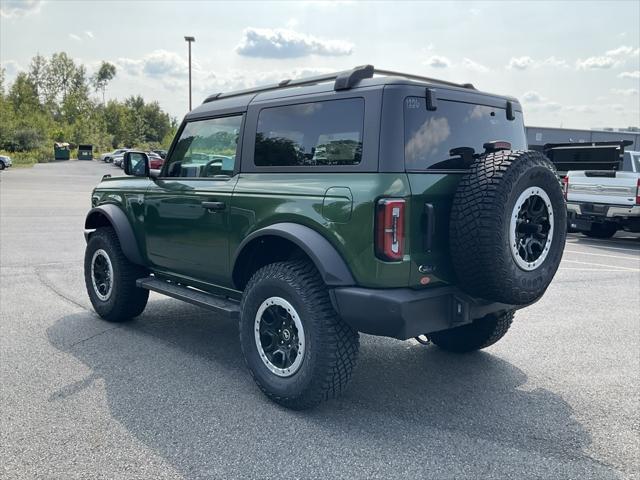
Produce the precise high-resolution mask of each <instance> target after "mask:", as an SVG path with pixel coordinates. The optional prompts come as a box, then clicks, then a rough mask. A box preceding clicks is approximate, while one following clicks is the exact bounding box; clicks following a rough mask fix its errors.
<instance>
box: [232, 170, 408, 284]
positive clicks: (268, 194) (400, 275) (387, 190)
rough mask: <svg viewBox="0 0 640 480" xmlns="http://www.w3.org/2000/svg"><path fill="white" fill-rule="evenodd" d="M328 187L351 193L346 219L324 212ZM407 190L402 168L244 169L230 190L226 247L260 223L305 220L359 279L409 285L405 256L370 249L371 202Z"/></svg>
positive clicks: (235, 245)
mask: <svg viewBox="0 0 640 480" xmlns="http://www.w3.org/2000/svg"><path fill="white" fill-rule="evenodd" d="M332 187H342V188H340V189H336V190H339V191H340V190H342V191H344V188H345V187H346V188H348V189H349V190H350V191H351V195H352V198H353V207H352V211H351V216H350V218H349V219H348V220H347V221H340V222H333V221H330V220H328V219H327V218H326V217H325V216H324V215H323V199H324V197H325V193H326V192H327V190H329V189H330V188H332ZM408 195H409V184H408V181H407V177H406V175H405V174H379V173H339V174H334V173H311V174H304V173H300V174H298V173H243V174H241V175H240V179H239V180H238V183H237V185H236V189H235V191H234V195H233V201H232V208H231V218H230V231H231V234H230V253H231V255H232V256H233V254H234V252H236V250H237V248H238V246H239V245H240V242H242V240H243V239H244V238H245V237H246V236H247V235H249V234H250V233H252V232H254V231H255V230H258V229H260V228H263V227H266V226H268V225H272V224H275V223H280V222H294V223H299V224H302V225H306V226H308V227H310V228H312V229H314V230H316V231H317V232H319V233H320V234H321V235H323V236H324V237H325V238H326V239H327V240H329V242H330V243H331V244H332V245H333V246H334V247H335V248H336V249H337V250H338V252H339V253H340V255H341V256H342V258H344V259H345V261H346V262H347V264H348V266H349V268H350V270H351V273H352V274H353V276H354V278H355V279H356V281H357V282H358V284H359V285H362V286H367V287H372V288H375V287H402V286H407V281H408V278H409V263H410V262H409V259H408V258H405V259H404V260H403V261H402V262H394V263H390V262H383V261H380V260H378V259H377V258H376V257H375V253H374V243H373V238H374V237H373V235H374V205H375V201H376V199H377V198H380V197H383V196H384V197H403V198H406V197H408Z"/></svg>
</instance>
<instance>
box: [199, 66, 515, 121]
mask: <svg viewBox="0 0 640 480" xmlns="http://www.w3.org/2000/svg"><path fill="white" fill-rule="evenodd" d="M398 84H400V85H416V86H425V87H434V88H446V89H453V90H458V91H460V92H464V91H467V92H469V93H471V92H473V93H474V94H481V95H490V96H491V97H496V95H494V94H488V93H484V92H479V91H478V90H476V89H475V87H474V86H473V85H471V84H470V83H464V84H459V83H453V82H449V81H445V80H438V79H435V78H429V77H423V76H419V75H412V74H407V73H401V72H395V71H390V70H378V69H375V68H374V67H373V65H362V66H359V67H355V68H353V69H351V70H345V71H342V72H336V73H330V74H326V75H318V76H314V77H307V78H301V79H297V80H291V79H286V80H282V81H281V82H279V83H276V84H271V85H263V86H258V87H254V88H248V89H243V90H236V91H231V92H220V93H215V94H213V95H210V96H208V97H207V98H206V99H205V100H204V102H203V103H202V105H200V106H198V107H196V108H195V109H193V110H192V111H191V112H189V113H188V114H187V118H193V117H202V116H206V115H207V114H210V113H212V112H215V113H217V114H222V115H224V114H225V113H227V112H229V113H231V112H234V111H235V112H237V111H238V110H239V109H246V108H247V107H248V105H249V103H251V102H252V101H261V100H271V99H277V98H283V97H289V96H296V95H304V94H311V93H322V92H329V91H332V90H335V91H341V90H349V89H352V88H363V87H376V86H379V87H384V86H385V85H398ZM499 98H504V99H506V100H511V101H514V102H517V100H516V99H515V98H512V97H508V96H499Z"/></svg>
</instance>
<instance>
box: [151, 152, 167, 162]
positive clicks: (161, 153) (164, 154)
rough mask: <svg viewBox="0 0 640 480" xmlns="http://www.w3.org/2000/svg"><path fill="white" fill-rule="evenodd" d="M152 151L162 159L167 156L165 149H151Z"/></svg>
mask: <svg viewBox="0 0 640 480" xmlns="http://www.w3.org/2000/svg"><path fill="white" fill-rule="evenodd" d="M153 153H157V154H158V155H160V157H162V159H163V160H164V159H165V158H167V151H166V150H153Z"/></svg>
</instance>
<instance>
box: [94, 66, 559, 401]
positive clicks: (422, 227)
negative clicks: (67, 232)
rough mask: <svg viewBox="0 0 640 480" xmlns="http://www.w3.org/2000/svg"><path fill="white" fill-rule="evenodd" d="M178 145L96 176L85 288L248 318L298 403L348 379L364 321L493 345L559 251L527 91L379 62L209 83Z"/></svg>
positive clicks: (129, 303)
mask: <svg viewBox="0 0 640 480" xmlns="http://www.w3.org/2000/svg"><path fill="white" fill-rule="evenodd" d="M374 74H377V75H375V76H374ZM166 162H167V165H165V166H164V167H163V169H162V171H161V172H160V177H159V178H150V175H151V170H150V168H149V163H150V162H149V157H148V154H146V153H145V152H137V151H131V152H127V153H126V154H125V156H124V167H125V168H124V169H125V173H126V174H128V175H130V178H122V177H118V178H103V179H102V181H101V183H100V184H99V185H98V186H97V187H96V188H95V189H94V191H93V193H92V197H91V201H92V205H93V208H92V209H91V210H90V211H89V212H88V214H87V217H86V221H85V229H86V230H85V236H86V239H87V247H86V253H85V260H84V271H85V283H86V288H87V292H88V295H89V298H90V300H91V303H92V305H93V307H94V309H95V310H96V312H97V313H98V314H99V315H100V316H101V317H102V318H104V319H106V320H108V321H113V322H122V321H126V320H129V319H131V318H133V317H136V316H138V315H140V314H141V313H142V311H143V310H144V308H145V306H146V304H147V300H148V296H149V290H152V291H155V292H159V293H161V294H164V295H168V296H170V297H174V298H178V299H181V300H184V301H186V302H190V303H193V304H196V305H199V306H202V307H205V308H209V309H211V310H213V311H215V312H217V313H218V314H219V315H224V316H228V317H230V318H235V319H238V320H239V332H240V345H241V349H242V354H243V356H244V360H245V363H246V365H247V367H248V369H249V371H250V372H251V375H252V376H253V378H254V380H255V381H256V383H257V384H258V386H259V387H260V389H261V390H262V391H263V392H264V393H265V394H266V395H267V396H268V397H269V398H271V399H272V400H273V401H275V402H277V403H279V404H281V405H284V406H286V407H289V408H294V409H302V408H307V407H310V406H312V405H315V404H317V403H318V402H320V401H322V400H325V399H328V398H332V397H335V396H336V395H338V394H340V392H342V391H343V390H344V389H345V388H346V385H347V383H348V381H349V379H350V377H351V373H352V371H353V368H354V365H355V363H356V359H357V356H358V348H359V333H358V332H363V333H367V334H372V335H381V336H387V337H393V338H397V339H402V340H406V339H410V338H413V337H417V338H419V339H420V341H421V342H427V341H430V342H433V343H434V344H435V345H437V346H438V347H440V348H442V349H444V350H447V351H451V352H456V353H460V352H469V351H473V350H478V349H481V348H485V347H487V346H489V345H492V344H494V343H495V342H497V341H498V340H500V339H501V338H502V337H503V336H504V335H505V334H506V332H507V330H508V329H509V327H510V325H511V323H512V321H513V318H514V313H515V312H516V310H518V309H521V308H525V307H527V306H528V305H530V304H531V303H533V302H535V301H537V300H538V299H539V298H540V297H541V296H542V295H543V294H544V292H545V290H546V289H547V287H548V286H549V284H550V282H551V280H552V279H553V277H554V275H555V272H556V270H557V269H558V266H559V264H560V260H561V257H562V253H563V250H564V245H565V236H566V221H567V220H566V205H565V201H564V196H563V191H562V188H561V184H560V181H559V178H558V175H557V173H556V171H555V169H554V167H553V165H552V164H551V162H550V161H549V160H548V159H547V158H546V157H545V156H544V155H543V154H542V153H541V152H537V151H530V150H527V142H526V137H525V130H524V125H523V120H522V108H521V106H520V103H519V102H518V101H517V100H516V99H515V98H512V97H505V96H498V95H493V94H488V93H483V92H480V91H478V90H476V89H475V88H474V87H473V86H472V85H469V84H454V83H451V82H446V81H440V80H434V79H430V78H424V77H418V76H415V75H409V74H402V73H396V72H389V71H384V70H375V69H374V68H373V66H371V65H367V66H363V67H356V68H354V69H353V70H348V71H344V72H338V73H335V74H328V75H322V76H318V77H313V78H308V79H301V80H286V81H283V82H280V83H279V84H276V85H268V86H263V87H257V88H254V89H250V90H243V91H237V92H229V93H223V94H216V95H213V96H211V97H209V98H207V99H206V100H205V102H204V103H203V104H202V105H200V106H199V107H197V108H195V109H194V110H192V111H191V112H189V113H188V114H187V116H186V117H185V119H184V121H183V122H182V125H181V126H180V129H179V130H178V133H177V138H176V139H175V141H174V142H173V147H172V149H171V150H170V152H169V154H168V156H167V160H166ZM203 180H204V181H203ZM468 358H469V361H474V359H476V358H477V357H468ZM487 389H488V390H490V389H491V386H490V385H488V386H487ZM454 400H455V399H452V401H454Z"/></svg>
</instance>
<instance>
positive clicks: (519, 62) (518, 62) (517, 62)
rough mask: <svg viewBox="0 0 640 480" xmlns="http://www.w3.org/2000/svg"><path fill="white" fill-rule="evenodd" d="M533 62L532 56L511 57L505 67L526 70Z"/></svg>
mask: <svg viewBox="0 0 640 480" xmlns="http://www.w3.org/2000/svg"><path fill="white" fill-rule="evenodd" d="M533 64H534V62H533V58H531V57H527V56H524V57H511V60H509V64H508V65H507V68H508V69H511V70H513V69H515V70H526V69H527V68H529V67H532V66H533Z"/></svg>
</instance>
